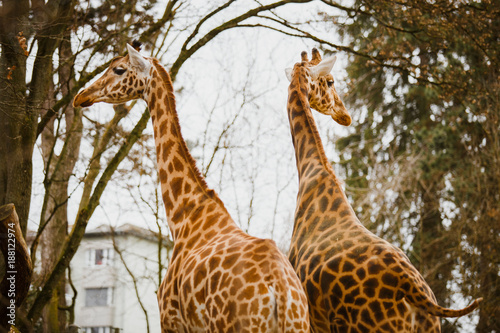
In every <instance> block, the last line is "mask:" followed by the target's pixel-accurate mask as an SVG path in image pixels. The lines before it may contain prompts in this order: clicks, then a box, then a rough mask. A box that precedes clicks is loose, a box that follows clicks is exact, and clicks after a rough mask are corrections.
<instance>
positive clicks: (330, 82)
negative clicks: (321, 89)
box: [326, 80, 333, 88]
mask: <svg viewBox="0 0 500 333" xmlns="http://www.w3.org/2000/svg"><path fill="white" fill-rule="evenodd" d="M326 84H327V85H328V88H331V87H332V86H333V80H332V81H326Z"/></svg>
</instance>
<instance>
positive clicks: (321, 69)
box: [311, 56, 337, 80]
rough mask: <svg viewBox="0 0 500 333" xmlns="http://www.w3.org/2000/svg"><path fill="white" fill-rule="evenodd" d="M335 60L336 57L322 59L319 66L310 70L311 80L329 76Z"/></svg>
mask: <svg viewBox="0 0 500 333" xmlns="http://www.w3.org/2000/svg"><path fill="white" fill-rule="evenodd" d="M336 60H337V57H336V56H333V57H331V58H326V59H323V60H322V61H321V62H320V63H319V64H317V65H316V66H314V67H312V68H311V77H312V79H313V80H316V79H317V78H318V77H320V76H323V75H327V74H330V72H331V71H332V68H333V65H334V64H335V61H336Z"/></svg>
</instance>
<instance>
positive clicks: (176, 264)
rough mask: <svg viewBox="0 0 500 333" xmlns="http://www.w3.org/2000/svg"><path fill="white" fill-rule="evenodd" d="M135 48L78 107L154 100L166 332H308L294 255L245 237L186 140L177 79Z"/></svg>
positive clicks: (77, 100) (83, 93)
mask: <svg viewBox="0 0 500 333" xmlns="http://www.w3.org/2000/svg"><path fill="white" fill-rule="evenodd" d="M128 50H129V54H128V55H127V56H125V57H120V58H117V59H115V60H113V61H112V63H111V65H110V67H109V69H108V70H107V71H106V72H105V73H104V74H103V76H102V77H101V78H99V79H98V80H97V81H96V82H95V83H93V84H92V85H91V86H89V87H88V88H86V89H84V90H83V91H81V92H80V93H79V94H78V95H77V96H76V97H75V100H74V105H75V106H90V105H92V104H93V103H96V102H107V103H123V102H126V101H128V100H131V99H136V98H143V99H144V100H145V101H146V102H147V103H148V107H149V110H150V113H151V119H152V122H153V128H154V136H155V145H156V152H157V161H158V169H159V178H160V182H161V188H162V196H163V201H164V204H165V210H166V213H167V219H168V223H169V228H170V230H171V232H172V235H173V238H174V249H173V252H172V258H171V261H170V264H169V267H168V270H167V273H166V276H165V278H164V280H163V282H162V284H161V286H160V288H159V290H158V294H157V296H158V303H159V309H160V317H161V327H162V332H309V318H308V309H307V299H306V296H305V293H304V291H303V289H302V286H301V284H300V281H299V280H298V278H297V276H296V274H295V272H294V270H293V268H292V266H291V265H290V263H289V262H288V259H287V258H286V257H285V256H284V255H283V254H282V253H281V252H280V251H279V249H278V248H277V246H276V244H275V243H274V242H273V241H272V240H266V239H259V238H256V237H252V236H250V235H247V234H245V233H244V232H243V231H242V230H241V229H240V228H239V227H238V226H237V225H236V223H235V222H234V221H233V220H232V218H231V216H230V215H229V213H228V212H227V210H226V208H225V207H224V204H223V203H222V201H221V200H220V199H219V197H218V196H217V194H216V193H215V192H214V191H213V190H210V189H208V187H207V185H206V183H205V180H204V179H203V177H202V176H201V174H200V173H199V171H198V169H197V168H196V165H195V162H194V160H193V158H192V157H191V155H190V153H189V151H188V149H187V146H186V144H185V141H184V139H183V138H182V135H181V132H180V125H179V120H178V117H177V111H176V108H175V98H174V92H173V87H172V82H171V80H170V76H169V75H168V73H167V72H166V70H165V69H164V68H163V67H162V66H161V65H160V64H159V63H158V61H157V60H156V59H153V58H144V57H143V56H141V55H140V53H139V52H138V51H136V50H135V49H133V48H132V47H130V46H128Z"/></svg>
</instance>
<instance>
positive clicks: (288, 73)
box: [285, 68, 293, 82]
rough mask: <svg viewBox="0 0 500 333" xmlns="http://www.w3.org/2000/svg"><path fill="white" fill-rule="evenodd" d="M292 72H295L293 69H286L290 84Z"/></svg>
mask: <svg viewBox="0 0 500 333" xmlns="http://www.w3.org/2000/svg"><path fill="white" fill-rule="evenodd" d="M292 72H293V70H292V69H291V68H287V69H285V74H286V78H287V79H288V81H290V82H292Z"/></svg>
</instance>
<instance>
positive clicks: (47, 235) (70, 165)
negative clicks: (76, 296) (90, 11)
mask: <svg viewBox="0 0 500 333" xmlns="http://www.w3.org/2000/svg"><path fill="white" fill-rule="evenodd" d="M69 38H70V36H69V34H68V33H67V34H66V36H65V38H64V39H63V40H62V42H61V44H60V45H59V58H60V59H71V58H72V52H71V45H70V41H69ZM59 81H60V87H61V94H62V95H63V96H64V95H67V94H68V93H69V92H70V91H71V89H72V88H73V86H74V73H73V71H72V68H71V65H70V64H69V63H63V62H61V67H60V69H59ZM51 106H52V105H48V107H47V108H46V109H47V110H48V109H49V108H50V107H51ZM64 116H65V117H64V119H65V122H66V135H62V133H60V132H59V131H58V129H55V128H54V124H55V121H56V119H55V118H52V119H51V120H50V121H49V123H48V124H47V126H46V127H45V128H44V130H43V132H42V154H43V159H44V164H45V173H46V179H47V182H46V184H45V185H46V193H45V196H46V201H47V205H46V208H45V211H44V212H43V216H42V221H41V224H42V223H43V224H45V223H46V226H45V228H44V230H43V233H42V235H41V239H40V244H41V258H42V259H41V260H42V262H41V264H42V271H41V275H42V281H45V280H46V279H47V278H48V277H49V275H50V273H51V272H52V270H53V269H54V266H55V263H56V260H57V259H58V258H59V256H60V255H61V250H62V248H63V245H64V242H65V240H66V238H67V235H68V211H67V200H68V184H69V179H70V177H71V175H72V174H73V169H74V167H75V164H76V161H77V159H78V154H79V151H80V142H81V138H82V126H83V124H82V112H81V110H75V109H74V108H73V107H72V106H71V105H69V106H68V107H67V108H66V112H65V114H64ZM60 121H62V120H60ZM61 137H62V139H63V140H64V148H63V150H62V152H61V154H60V155H59V156H58V155H56V152H55V151H54V148H55V146H56V143H57V142H58V140H61ZM65 289H66V278H65V277H63V278H62V279H61V281H60V282H59V286H58V287H57V288H56V289H54V292H53V295H52V300H51V301H50V302H49V303H48V304H47V306H46V307H45V309H44V314H43V330H44V332H53V333H57V332H64V331H66V327H67V317H68V316H67V314H66V311H65V310H59V308H66V298H65Z"/></svg>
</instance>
